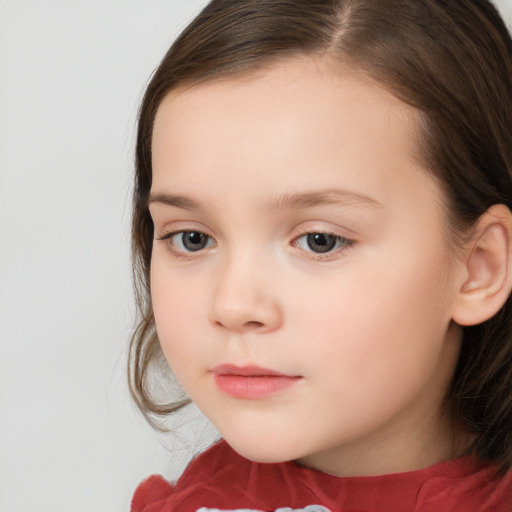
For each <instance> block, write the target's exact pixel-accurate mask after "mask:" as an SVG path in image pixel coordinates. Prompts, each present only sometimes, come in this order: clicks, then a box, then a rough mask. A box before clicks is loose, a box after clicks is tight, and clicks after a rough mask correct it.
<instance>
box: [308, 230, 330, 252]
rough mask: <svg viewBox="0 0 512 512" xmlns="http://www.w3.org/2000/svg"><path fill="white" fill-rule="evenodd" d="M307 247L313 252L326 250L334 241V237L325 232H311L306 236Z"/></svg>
mask: <svg viewBox="0 0 512 512" xmlns="http://www.w3.org/2000/svg"><path fill="white" fill-rule="evenodd" d="M307 242H308V247H309V248H310V249H311V250H312V251H314V252H328V251H330V250H331V249H332V248H333V247H334V244H335V243H336V237H334V236H332V235H326V234H325V233H311V234H310V235H308V238H307Z"/></svg>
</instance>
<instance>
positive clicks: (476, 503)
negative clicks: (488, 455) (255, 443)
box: [131, 441, 512, 512]
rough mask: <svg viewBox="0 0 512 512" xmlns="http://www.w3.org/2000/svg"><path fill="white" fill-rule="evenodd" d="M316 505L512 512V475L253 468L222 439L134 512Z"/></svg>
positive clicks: (146, 495) (353, 510)
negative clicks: (357, 474)
mask: <svg viewBox="0 0 512 512" xmlns="http://www.w3.org/2000/svg"><path fill="white" fill-rule="evenodd" d="M309 505H322V506H323V507H325V508H327V509H329V510H330V511H331V512H512V473H511V472H509V473H508V475H507V476H506V477H504V478H502V479H498V478H495V477H494V469H493V466H491V465H489V464H482V463H479V462H477V461H476V460H475V459H474V458H471V457H463V458H460V459H456V460H452V461H449V462H441V463H439V464H436V465H435V466H431V467H429V468H426V469H420V470H418V471H411V472H408V473H395V474H390V475H382V476H369V477H336V476H332V475H328V474H326V473H322V472H320V471H315V470H312V469H307V468H304V467H301V466H298V465H297V464H295V463H294V462H282V463H277V464H262V463H257V462H251V461H249V460H247V459H245V458H243V457H241V456H240V455H238V454H237V453H236V452H235V451H234V450H233V449H232V448H230V447H229V445H228V444H227V443H226V442H224V441H221V442H219V443H216V444H214V445H213V446H212V447H211V448H209V449H208V450H207V451H206V452H204V453H203V454H201V455H199V456H198V457H197V458H195V459H194V460H193V461H192V462H191V463H190V464H189V466H188V467H187V469H186V470H185V472H184V473H183V475H182V476H181V478H180V479H179V480H178V482H177V483H176V484H175V485H173V484H171V483H169V482H167V481H166V480H164V479H163V478H162V477H160V476H152V477H149V478H148V479H147V480H145V481H144V482H142V483H141V484H140V485H139V487H138V488H137V490H136V491H135V495H134V497H133V500H132V508H131V512H171V511H172V512H195V511H196V510H198V509H200V508H202V507H206V508H212V509H223V510H235V509H256V510H263V511H274V510H276V509H278V508H281V507H290V508H291V509H304V508H305V507H307V506H309Z"/></svg>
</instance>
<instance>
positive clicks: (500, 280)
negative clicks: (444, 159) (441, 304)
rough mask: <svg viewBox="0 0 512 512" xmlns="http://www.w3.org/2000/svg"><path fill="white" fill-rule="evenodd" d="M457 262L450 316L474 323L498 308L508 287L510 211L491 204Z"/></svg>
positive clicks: (510, 278)
mask: <svg viewBox="0 0 512 512" xmlns="http://www.w3.org/2000/svg"><path fill="white" fill-rule="evenodd" d="M461 265H462V266H463V272H462V273H461V276H462V277H461V279H460V280H459V284H458V285H457V286H458V293H457V296H456V299H455V303H454V304H453V310H452V318H453V320H454V321H455V322H456V323H458V324H459V325H477V324H480V323H482V322H485V321H486V320H488V319H489V318H491V317H492V316H494V315H495V314H496V313H497V312H498V311H499V310H500V309H501V307H502V306H503V304H505V302H506V300H507V298H508V297H509V295H510V292H511V289H512V268H511V267H512V213H511V212H510V210H509V209H508V208H507V207H506V206H504V205H502V204H498V205H494V206H492V207H491V208H489V210H487V212H486V213H484V215H482V217H480V219H479V221H478V224H477V227H476V230H475V234H474V236H473V238H472V239H471V241H470V242H469V243H468V245H467V248H466V250H465V251H464V259H463V261H462V262H461Z"/></svg>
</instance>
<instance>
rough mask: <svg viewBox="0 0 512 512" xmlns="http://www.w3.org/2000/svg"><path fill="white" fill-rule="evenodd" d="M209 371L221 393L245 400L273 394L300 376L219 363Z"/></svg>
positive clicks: (295, 381)
mask: <svg viewBox="0 0 512 512" xmlns="http://www.w3.org/2000/svg"><path fill="white" fill-rule="evenodd" d="M211 371H212V373H213V380H214V382H215V385H216V386H217V388H218V389H219V390H220V391H221V392H222V393H224V394H226V395H229V396H232V397H234V398H242V399H246V400H257V399H261V398H266V397H268V396H271V395H274V394H276V393H279V392H280V391H284V390H285V389H287V388H289V387H291V386H293V385H294V384H296V383H297V382H298V381H299V380H300V379H301V378H302V377H300V376H296V375H287V374H284V373H281V372H277V371H275V370H270V369H268V368H262V367H260V366H235V365H231V364H221V365H218V366H215V367H214V368H213V369H212V370H211Z"/></svg>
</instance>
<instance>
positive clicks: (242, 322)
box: [211, 247, 282, 331]
mask: <svg viewBox="0 0 512 512" xmlns="http://www.w3.org/2000/svg"><path fill="white" fill-rule="evenodd" d="M262 256H263V253H262V252H261V251H258V250H254V248H253V250H248V249H247V248H244V247H238V248H233V250H231V251H226V254H224V255H223V256H222V257H221V258H220V261H219V266H218V275H217V279H216V286H215V290H214V293H213V297H212V305H211V320H212V322H213V323H215V324H216V325H218V326H223V327H225V328H227V329H230V330H233V331H246V330H256V329H257V330H259V331H268V330H273V329H275V328H277V327H278V326H279V324H280V322H281V315H282V312H281V307H280V305H279V303H278V300H277V297H276V296H275V294H274V290H273V288H272V286H271V281H272V280H271V275H270V274H271V272H272V270H271V266H270V265H269V264H268V262H264V261H263V259H264V258H263V257H262Z"/></svg>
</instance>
